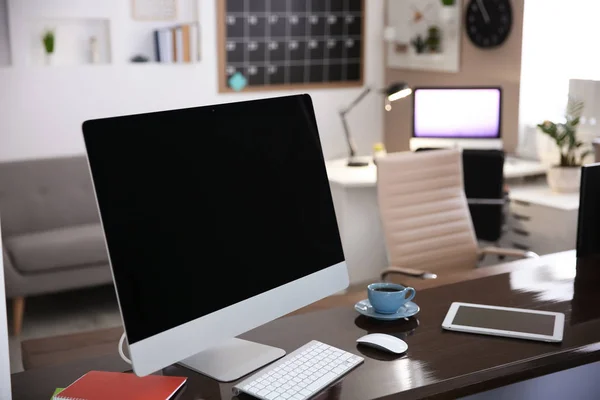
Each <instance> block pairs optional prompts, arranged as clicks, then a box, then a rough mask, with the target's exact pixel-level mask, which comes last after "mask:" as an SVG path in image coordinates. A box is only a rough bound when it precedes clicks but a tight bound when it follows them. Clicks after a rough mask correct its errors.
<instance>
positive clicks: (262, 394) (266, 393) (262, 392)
mask: <svg viewBox="0 0 600 400" xmlns="http://www.w3.org/2000/svg"><path fill="white" fill-rule="evenodd" d="M269 393H271V390H269V389H263V390H259V391H258V392H257V393H256V395H257V396H263V397H264V396H266V395H268V394H269Z"/></svg>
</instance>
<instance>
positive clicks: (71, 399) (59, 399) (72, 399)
mask: <svg viewBox="0 0 600 400" xmlns="http://www.w3.org/2000/svg"><path fill="white" fill-rule="evenodd" d="M52 400H86V399H82V398H81V397H60V394H59V395H58V396H54V397H53V398H52Z"/></svg>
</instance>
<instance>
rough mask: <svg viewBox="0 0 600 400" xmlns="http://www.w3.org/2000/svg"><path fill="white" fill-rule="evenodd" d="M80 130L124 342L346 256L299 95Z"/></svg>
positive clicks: (308, 111) (307, 109) (305, 99)
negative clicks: (122, 323)
mask: <svg viewBox="0 0 600 400" xmlns="http://www.w3.org/2000/svg"><path fill="white" fill-rule="evenodd" d="M83 131H84V139H85V145H86V148H87V153H88V158H89V162H90V167H91V172H92V178H93V182H94V186H95V190H96V196H97V199H98V204H99V207H100V213H101V219H102V223H103V226H104V231H105V234H106V240H107V244H108V250H109V254H110V260H111V264H112V268H113V273H114V277H115V284H116V287H117V292H118V296H119V302H120V305H121V309H122V312H123V318H124V321H125V326H126V330H127V338H128V340H129V342H130V343H135V342H137V341H140V340H143V339H145V338H148V337H150V336H152V335H155V334H158V333H160V332H163V331H165V330H167V329H170V328H173V327H176V326H178V325H180V324H183V323H186V322H188V321H191V320H194V319H196V318H199V317H202V316H204V315H207V314H210V313H212V312H214V311H217V310H219V309H222V308H224V307H227V306H229V305H232V304H235V303H238V302H240V301H243V300H245V299H248V298H250V297H253V296H255V295H257V294H260V293H263V292H265V291H268V290H270V289H273V288H276V287H278V286H281V285H283V284H286V283H288V282H292V281H294V280H296V279H299V278H302V277H304V276H306V275H309V274H311V273H314V272H317V271H319V270H322V269H324V268H327V267H329V266H332V265H335V264H337V263H339V262H342V261H343V260H344V255H343V251H342V245H341V242H340V236H339V232H338V226H337V221H336V218H335V212H334V208H333V203H332V199H331V192H330V190H329V184H328V181H327V173H326V170H325V163H324V159H323V154H322V150H321V144H320V141H319V134H318V131H317V126H316V120H315V116H314V111H313V107H312V102H311V99H310V97H309V96H308V95H300V96H290V97H281V98H275V99H266V100H257V101H249V102H240V103H232V104H224V105H217V106H209V107H200V108H191V109H184V110H175V111H166V112H157V113H150V114H141V115H132V116H125V117H115V118H107V119H101V120H93V121H87V122H85V123H84V125H83Z"/></svg>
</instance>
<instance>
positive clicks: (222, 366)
mask: <svg viewBox="0 0 600 400" xmlns="http://www.w3.org/2000/svg"><path fill="white" fill-rule="evenodd" d="M284 355H285V350H283V349H279V348H277V347H271V346H267V345H264V344H260V343H254V342H249V341H247V340H242V339H238V338H232V339H228V340H226V341H225V342H223V343H221V344H220V345H218V346H215V347H211V348H210V349H207V350H204V351H203V352H200V353H198V354H196V355H194V356H191V357H188V358H186V359H184V360H182V361H180V362H179V364H180V365H183V366H184V367H186V368H189V369H191V370H192V371H196V372H199V373H201V374H203V375H206V376H208V377H211V378H213V379H216V380H218V381H219V382H231V381H235V380H237V379H239V378H241V377H242V376H245V375H248V374H249V373H251V372H253V371H256V370H257V369H259V368H261V367H263V366H265V365H267V364H269V363H271V362H273V361H275V360H277V359H279V358H281V357H283V356H284Z"/></svg>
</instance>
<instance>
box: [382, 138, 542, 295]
mask: <svg viewBox="0 0 600 400" xmlns="http://www.w3.org/2000/svg"><path fill="white" fill-rule="evenodd" d="M377 171H378V172H377V173H378V185H377V190H378V198H379V210H380V214H381V221H382V225H383V231H384V236H385V242H386V247H387V251H388V257H389V262H390V266H389V267H388V268H386V269H385V270H384V271H383V272H382V274H381V277H382V279H385V278H386V277H387V275H389V274H402V275H404V277H403V278H402V279H403V283H404V282H405V281H406V280H407V279H408V280H410V277H412V278H417V279H431V278H435V277H437V275H438V274H446V273H453V272H458V271H461V270H467V269H471V268H475V267H477V264H478V262H479V260H480V259H482V257H483V256H485V255H492V254H493V255H501V256H511V257H519V258H527V257H537V255H536V254H535V253H532V252H528V251H523V250H518V249H503V248H498V247H485V248H481V249H480V248H479V247H478V245H477V239H476V237H475V232H474V229H473V223H472V221H471V215H470V213H469V206H468V203H467V199H466V197H465V193H464V190H463V173H462V157H461V152H460V150H436V151H428V152H417V153H411V152H405V153H393V154H389V155H388V156H387V157H385V158H382V159H379V160H378V162H377ZM412 283H413V284H414V282H412ZM417 286H418V284H417Z"/></svg>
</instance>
